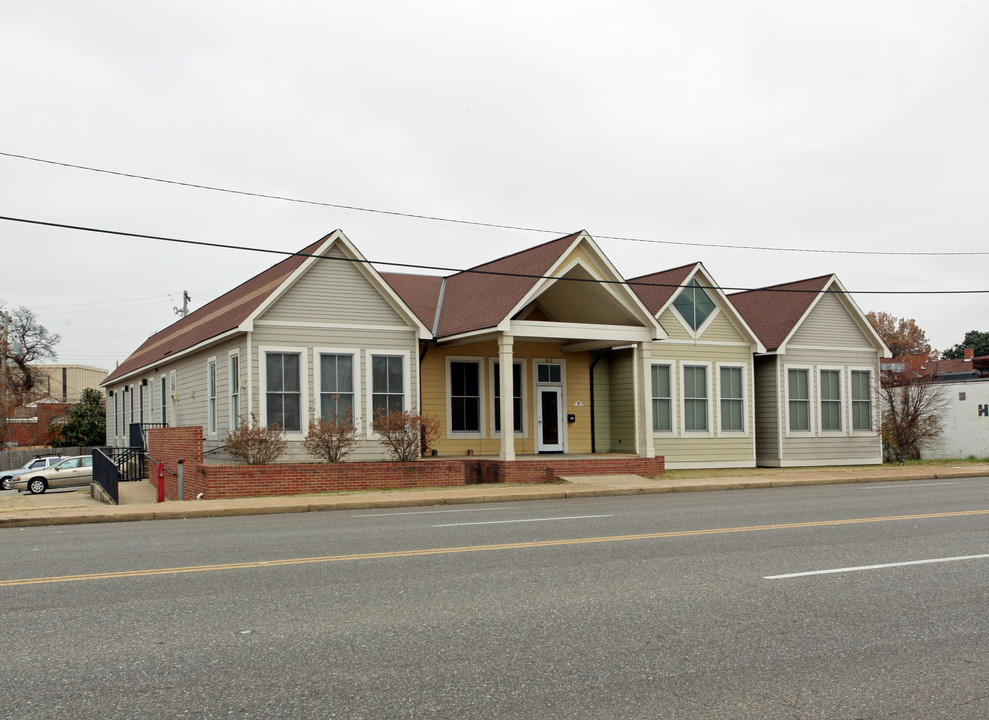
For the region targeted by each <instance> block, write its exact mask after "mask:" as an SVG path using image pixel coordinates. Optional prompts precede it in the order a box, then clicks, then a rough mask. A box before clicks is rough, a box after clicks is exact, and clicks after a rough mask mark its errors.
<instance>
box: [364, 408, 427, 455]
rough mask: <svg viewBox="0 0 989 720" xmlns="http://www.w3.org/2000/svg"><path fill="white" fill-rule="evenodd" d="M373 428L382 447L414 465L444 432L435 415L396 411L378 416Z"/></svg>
mask: <svg viewBox="0 0 989 720" xmlns="http://www.w3.org/2000/svg"><path fill="white" fill-rule="evenodd" d="M373 428H374V431H375V432H376V433H378V435H379V436H380V438H379V439H380V441H381V444H382V445H384V446H385V448H386V449H387V450H388V451H389V452H390V453H391V455H392V457H393V458H394V459H395V460H398V461H399V462H414V461H416V460H418V459H419V457H420V455H422V453H423V452H425V450H426V448H428V447H429V446H430V445H431V444H432V443H433V441H434V440H436V438H437V437H438V436H439V433H440V422H439V420H437V419H436V418H435V417H432V416H431V415H419V414H417V413H413V412H409V411H407V410H406V411H404V412H403V411H401V410H396V411H395V412H391V413H387V412H384V411H383V410H379V411H378V412H377V413H375V416H374V423H373Z"/></svg>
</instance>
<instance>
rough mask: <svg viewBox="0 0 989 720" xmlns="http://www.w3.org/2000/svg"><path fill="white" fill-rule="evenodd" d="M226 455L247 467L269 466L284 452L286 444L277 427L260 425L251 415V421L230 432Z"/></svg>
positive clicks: (252, 414) (283, 435)
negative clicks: (240, 461) (245, 464)
mask: <svg viewBox="0 0 989 720" xmlns="http://www.w3.org/2000/svg"><path fill="white" fill-rule="evenodd" d="M225 442H226V446H227V453H229V454H230V455H233V456H234V457H235V458H238V459H240V460H243V461H244V462H246V463H247V464H248V465H269V464H271V463H273V462H275V460H277V459H278V457H279V456H280V455H281V454H282V453H283V452H285V448H286V447H287V446H288V443H287V442H286V441H285V433H283V432H282V429H281V428H280V427H279V426H278V425H261V424H260V423H258V419H257V417H256V416H255V415H254V413H251V421H250V422H246V423H243V424H241V426H240V427H238V428H237V429H236V430H232V431H231V432H230V434H229V435H227V439H226V441H225Z"/></svg>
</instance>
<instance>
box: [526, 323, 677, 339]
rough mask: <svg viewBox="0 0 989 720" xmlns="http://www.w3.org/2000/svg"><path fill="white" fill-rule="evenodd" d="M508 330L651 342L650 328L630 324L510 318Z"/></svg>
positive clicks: (551, 336) (533, 334) (532, 334)
mask: <svg viewBox="0 0 989 720" xmlns="http://www.w3.org/2000/svg"><path fill="white" fill-rule="evenodd" d="M509 332H510V333H511V334H512V335H513V336H515V337H537V338H546V339H553V340H567V339H572V340H609V341H614V342H618V343H629V342H631V343H639V342H652V341H653V340H657V339H659V338H655V337H653V334H652V328H647V327H635V326H631V325H592V324H589V323H554V322H544V321H533V320H512V321H511V322H510V323H509Z"/></svg>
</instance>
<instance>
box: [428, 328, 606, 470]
mask: <svg viewBox="0 0 989 720" xmlns="http://www.w3.org/2000/svg"><path fill="white" fill-rule="evenodd" d="M512 352H513V355H514V360H515V361H518V360H522V361H524V369H523V375H522V377H523V384H524V386H525V388H524V391H523V395H522V400H523V408H524V424H523V430H524V437H519V436H518V435H516V438H515V452H516V454H519V455H531V454H534V453H536V452H537V444H536V440H537V438H536V428H535V422H536V419H535V398H536V390H535V389H536V384H537V383H536V381H535V378H534V370H533V361H534V360H562V361H563V362H564V365H565V376H564V378H565V379H564V383H563V398H562V402H563V413H564V423H563V425H564V427H563V432H564V434H565V436H566V443H565V446H566V452H568V453H589V452H590V451H591V431H590V428H591V407H590V405H591V402H590V373H589V366H590V362H591V360H592V359H593V354H592V353H590V352H581V353H564V352H563V351H562V350H561V348H560V344H559V343H533V342H523V341H519V340H516V341H515V343H514V346H513V348H512ZM448 356H449V357H453V358H459V359H476V360H478V361H479V362H480V380H481V431H480V433H479V434H472V435H471V436H470V437H467V436H458V435H457V434H456V433H452V432H449V430H448V423H447V393H448V387H447V374H446V366H447V361H446V358H447V357H448ZM491 360H495V361H497V360H498V343H497V342H496V341H488V342H481V343H475V344H470V345H457V346H455V347H446V346H442V345H440V346H435V345H433V346H430V347H429V349H428V351H427V352H426V356H425V358H424V359H423V362H422V407H423V412H424V413H426V414H428V415H432V416H435V417H436V418H438V419H439V421H440V428H441V429H440V439H439V440H438V441H437V442H436V444H435V447H436V450H437V453H438V454H439V455H444V456H451V455H454V456H456V455H466V454H467V453H468V451H469V452H471V453H472V454H474V455H488V456H491V455H497V454H499V453H500V452H501V435H500V433H499V434H497V435H496V434H495V432H494V422H493V419H492V418H493V416H492V410H491V408H492V403H493V402H494V393H493V381H492V379H491V374H490V373H491V371H492V367H491ZM578 402H579V403H580V404H579V405H577V403H578ZM567 414H573V415H574V416H575V422H574V423H572V424H568V423H567V422H566V416H567Z"/></svg>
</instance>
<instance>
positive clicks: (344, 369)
mask: <svg viewBox="0 0 989 720" xmlns="http://www.w3.org/2000/svg"><path fill="white" fill-rule="evenodd" d="M319 416H320V417H321V418H322V419H323V420H325V421H326V422H330V423H340V424H343V423H345V422H346V423H347V424H349V425H353V424H354V422H355V418H354V356H353V355H350V354H336V353H320V355H319Z"/></svg>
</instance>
